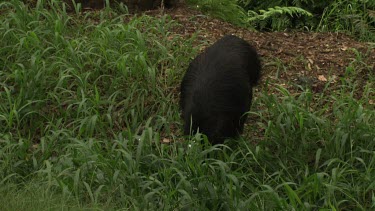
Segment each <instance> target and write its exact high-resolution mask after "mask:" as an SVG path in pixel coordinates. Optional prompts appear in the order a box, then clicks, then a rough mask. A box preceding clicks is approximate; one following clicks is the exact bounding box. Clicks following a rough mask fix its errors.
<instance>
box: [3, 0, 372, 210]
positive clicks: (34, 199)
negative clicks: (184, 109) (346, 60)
mask: <svg viewBox="0 0 375 211" xmlns="http://www.w3.org/2000/svg"><path fill="white" fill-rule="evenodd" d="M17 2H18V1H10V2H3V3H0V10H1V11H7V12H2V13H0V39H1V41H0V55H1V57H0V66H1V70H2V71H0V195H1V196H2V197H0V210H51V209H52V210H54V209H73V210H76V209H79V210H81V209H98V210H117V209H125V210H318V209H321V210H371V209H374V208H375V193H374V190H375V150H374V149H375V138H374V137H375V130H374V128H375V109H374V104H373V103H374V102H373V101H371V99H374V95H375V90H374V81H375V79H374V75H373V73H371V68H372V67H369V65H367V64H366V63H365V61H366V60H365V59H364V57H365V56H366V55H361V54H360V53H358V52H357V57H356V58H354V60H353V62H352V63H351V64H350V65H349V66H348V68H347V74H346V76H345V77H342V78H341V80H340V81H339V82H337V83H340V85H339V86H338V89H337V91H336V92H330V88H331V87H330V86H331V85H330V84H329V83H327V85H326V88H325V90H324V92H322V93H321V94H316V93H312V92H311V91H309V90H308V89H306V90H304V91H301V92H300V93H290V92H289V91H288V90H286V89H284V88H282V87H280V86H278V85H277V84H275V83H273V82H269V81H268V80H266V79H265V80H264V84H262V86H261V87H260V90H261V91H260V92H256V93H255V100H254V103H253V107H252V112H251V115H250V117H251V119H256V120H257V121H256V123H255V124H252V125H250V126H248V127H247V130H250V131H263V132H261V136H254V137H251V136H250V137H243V138H242V139H240V140H238V141H228V142H227V144H228V146H220V145H219V146H205V147H203V146H201V144H199V143H200V141H199V140H200V139H201V138H202V137H201V136H200V135H197V136H196V137H194V138H193V140H185V141H182V137H181V119H180V115H179V110H178V84H179V82H180V79H181V78H182V75H183V74H184V71H185V69H186V67H187V65H188V63H189V61H191V58H193V57H194V56H195V55H196V54H197V52H198V47H199V46H193V43H194V42H196V41H197V40H196V38H195V37H192V38H190V39H187V38H184V37H181V36H178V35H175V34H172V33H170V32H169V31H170V29H171V28H172V27H175V26H176V24H177V23H175V22H173V21H171V20H170V18H169V17H168V16H163V17H161V18H160V19H157V18H152V17H149V16H138V17H133V18H131V17H130V16H126V15H118V14H115V13H114V12H113V11H111V10H109V9H107V10H104V11H102V12H100V13H88V14H81V15H79V14H78V15H75V16H69V15H67V14H66V13H65V12H63V11H62V10H60V9H58V8H57V5H54V6H52V7H50V9H49V10H46V9H45V8H44V7H43V5H39V7H37V8H35V9H32V10H30V9H27V8H25V7H24V6H23V5H22V4H20V3H17ZM282 71H288V70H287V69H285V68H284V69H283V70H282ZM270 74H276V73H270ZM363 75H366V77H367V79H366V80H365V81H363V80H359V79H358V78H362V76H363ZM264 77H265V78H267V76H264ZM270 93H273V94H270ZM250 134H251V132H250ZM164 138H166V139H168V140H171V141H172V142H171V143H169V144H164V143H162V140H163V139H164ZM254 142H257V144H254Z"/></svg>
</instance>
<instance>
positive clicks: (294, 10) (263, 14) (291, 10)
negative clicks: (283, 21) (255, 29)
mask: <svg viewBox="0 0 375 211" xmlns="http://www.w3.org/2000/svg"><path fill="white" fill-rule="evenodd" d="M283 14H287V15H290V16H293V15H296V16H302V15H304V16H312V14H311V13H310V12H308V11H306V10H304V9H302V8H299V7H279V6H276V7H274V8H268V10H259V13H256V12H254V11H251V10H250V11H248V16H249V18H248V21H249V22H252V21H258V20H265V19H267V18H270V17H274V16H277V15H283Z"/></svg>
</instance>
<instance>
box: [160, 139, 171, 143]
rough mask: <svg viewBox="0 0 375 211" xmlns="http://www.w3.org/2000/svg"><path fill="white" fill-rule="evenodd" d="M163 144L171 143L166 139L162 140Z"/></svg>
mask: <svg viewBox="0 0 375 211" xmlns="http://www.w3.org/2000/svg"><path fill="white" fill-rule="evenodd" d="M162 142H163V143H171V140H170V139H167V138H163V141H162Z"/></svg>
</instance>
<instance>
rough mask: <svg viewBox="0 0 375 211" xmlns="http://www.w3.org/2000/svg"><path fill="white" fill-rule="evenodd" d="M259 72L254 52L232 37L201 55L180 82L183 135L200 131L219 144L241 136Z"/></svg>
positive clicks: (217, 43) (216, 43)
mask: <svg viewBox="0 0 375 211" xmlns="http://www.w3.org/2000/svg"><path fill="white" fill-rule="evenodd" d="M260 72H261V64H260V60H259V56H258V54H257V52H256V50H255V48H254V47H252V46H251V45H250V44H249V43H247V42H246V41H245V40H243V39H241V38H239V37H236V36H233V35H227V36H224V37H223V38H221V39H220V40H218V41H217V42H215V43H214V44H213V45H212V46H210V47H208V48H207V49H206V50H205V51H204V52H203V53H201V54H199V55H198V56H197V57H196V58H195V59H194V60H193V61H192V62H191V63H190V65H189V67H188V69H187V72H186V74H185V76H184V78H183V80H182V82H181V98H180V107H181V110H182V117H183V120H184V134H185V135H189V134H190V133H196V132H197V131H198V130H199V131H200V132H201V133H203V134H205V135H206V136H207V137H208V139H209V141H210V142H211V143H212V144H218V143H223V142H224V140H225V138H235V137H237V136H238V135H239V134H240V133H242V131H243V128H244V124H245V121H246V118H247V115H246V112H248V111H249V109H250V105H251V100H252V87H253V86H255V85H256V84H257V83H258V80H259V78H260Z"/></svg>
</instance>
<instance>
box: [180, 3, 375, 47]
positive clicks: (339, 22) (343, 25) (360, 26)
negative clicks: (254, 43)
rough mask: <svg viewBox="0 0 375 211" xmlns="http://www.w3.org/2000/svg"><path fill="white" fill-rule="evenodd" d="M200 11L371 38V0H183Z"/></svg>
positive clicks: (374, 10) (276, 27)
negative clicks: (196, 6)
mask: <svg viewBox="0 0 375 211" xmlns="http://www.w3.org/2000/svg"><path fill="white" fill-rule="evenodd" d="M187 2H189V3H191V4H194V5H198V7H200V8H201V9H202V10H203V11H205V12H208V13H210V14H212V15H214V16H217V17H220V18H222V19H224V20H227V21H230V22H232V23H235V24H239V25H242V26H248V25H250V26H255V27H256V28H257V29H260V30H272V31H280V30H285V29H304V30H309V31H337V32H345V33H348V34H350V35H353V36H354V37H357V38H359V39H361V40H365V41H372V42H375V1H371V0H354V1H353V0H334V1H325V0H276V1H275V0H265V1H250V0H187Z"/></svg>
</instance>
